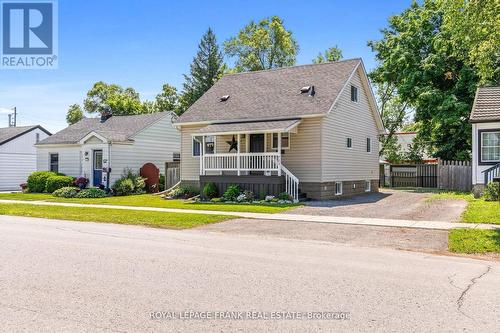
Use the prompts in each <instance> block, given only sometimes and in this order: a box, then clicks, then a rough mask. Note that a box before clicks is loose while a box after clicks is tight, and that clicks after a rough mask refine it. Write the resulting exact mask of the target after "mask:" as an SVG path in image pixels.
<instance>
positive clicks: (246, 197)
mask: <svg viewBox="0 0 500 333" xmlns="http://www.w3.org/2000/svg"><path fill="white" fill-rule="evenodd" d="M254 197H255V196H254V194H253V192H252V191H244V192H243V193H241V194H240V195H238V197H236V201H238V202H251V201H253V199H254Z"/></svg>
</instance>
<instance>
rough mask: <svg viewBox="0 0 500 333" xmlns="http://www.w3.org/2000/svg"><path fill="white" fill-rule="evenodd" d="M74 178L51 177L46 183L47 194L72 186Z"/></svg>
mask: <svg viewBox="0 0 500 333" xmlns="http://www.w3.org/2000/svg"><path fill="white" fill-rule="evenodd" d="M72 184H73V177H70V176H50V177H48V178H47V181H46V182H45V192H47V193H52V192H54V191H55V190H58V189H60V188H63V187H67V186H71V185H72Z"/></svg>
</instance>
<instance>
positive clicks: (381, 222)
mask: <svg viewBox="0 0 500 333" xmlns="http://www.w3.org/2000/svg"><path fill="white" fill-rule="evenodd" d="M0 203H6V204H28V205H41V206H60V207H92V208H100V209H124V210H140V211H155V212H165V213H182V214H189V213H191V214H208V215H227V216H236V217H244V218H249V219H259V220H279V221H297V222H315V223H336V224H354V225H372V226H382V227H402V228H420V229H437V230H450V229H456V228H461V229H487V230H495V229H496V230H500V225H496V224H474V223H453V222H439V221H410V220H393V219H375V218H362V217H336V216H314V215H298V214H267V213H244V212H222V211H211V210H195V209H175V208H158V207H135V206H115V205H94V204H79V203H66V202H46V201H22V200H0Z"/></svg>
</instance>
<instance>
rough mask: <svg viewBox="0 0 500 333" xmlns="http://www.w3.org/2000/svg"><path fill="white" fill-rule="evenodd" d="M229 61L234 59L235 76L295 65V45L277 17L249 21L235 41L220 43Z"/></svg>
mask: <svg viewBox="0 0 500 333" xmlns="http://www.w3.org/2000/svg"><path fill="white" fill-rule="evenodd" d="M224 50H225V52H226V54H227V55H228V56H230V57H236V66H235V68H234V70H235V71H237V72H243V71H257V70H262V69H271V68H277V67H283V66H293V65H295V61H296V56H297V52H298V51H299V45H298V44H297V41H296V40H295V39H294V38H293V36H292V32H291V31H290V30H286V29H285V27H284V25H283V20H282V19H281V18H279V17H278V16H273V17H271V18H265V19H263V20H261V21H259V22H258V23H255V22H254V21H251V22H250V23H249V24H248V25H246V26H245V27H244V28H243V29H242V30H240V32H239V33H238V35H237V36H236V37H232V38H230V39H229V40H227V41H226V42H225V43H224Z"/></svg>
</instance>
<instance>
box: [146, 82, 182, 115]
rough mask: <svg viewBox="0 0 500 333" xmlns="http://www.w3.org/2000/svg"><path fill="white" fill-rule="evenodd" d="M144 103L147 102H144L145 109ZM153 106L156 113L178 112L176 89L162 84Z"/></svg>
mask: <svg viewBox="0 0 500 333" xmlns="http://www.w3.org/2000/svg"><path fill="white" fill-rule="evenodd" d="M146 103H148V102H145V103H144V105H146V107H147V104H146ZM153 104H154V109H156V111H158V112H163V111H174V112H179V95H178V94H177V89H176V88H175V87H173V86H171V85H169V84H164V85H163V87H162V91H161V93H159V94H158V95H156V99H155V102H154V103H153ZM147 113H151V112H147Z"/></svg>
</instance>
